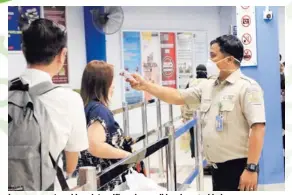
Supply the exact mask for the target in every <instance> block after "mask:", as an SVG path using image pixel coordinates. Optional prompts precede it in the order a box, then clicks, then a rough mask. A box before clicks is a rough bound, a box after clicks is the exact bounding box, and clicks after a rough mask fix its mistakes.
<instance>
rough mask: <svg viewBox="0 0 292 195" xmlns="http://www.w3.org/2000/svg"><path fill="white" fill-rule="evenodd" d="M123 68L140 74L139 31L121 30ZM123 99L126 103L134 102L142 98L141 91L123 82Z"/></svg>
mask: <svg viewBox="0 0 292 195" xmlns="http://www.w3.org/2000/svg"><path fill="white" fill-rule="evenodd" d="M123 57H124V69H125V70H126V71H128V72H130V73H135V72H137V73H139V74H141V42H140V33H139V32H123ZM125 99H126V102H127V103H128V104H136V103H139V102H141V101H142V100H143V93H142V92H141V91H136V90H134V89H132V88H131V86H130V85H129V83H127V82H126V84H125Z"/></svg>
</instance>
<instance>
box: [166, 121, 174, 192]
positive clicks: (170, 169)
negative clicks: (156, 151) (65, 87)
mask: <svg viewBox="0 0 292 195" xmlns="http://www.w3.org/2000/svg"><path fill="white" fill-rule="evenodd" d="M165 130H166V135H167V136H168V140H169V141H168V145H167V147H166V170H167V171H166V174H167V190H168V191H176V190H177V185H176V149H175V128H174V126H173V124H171V123H170V125H168V126H167V127H166V129H165Z"/></svg>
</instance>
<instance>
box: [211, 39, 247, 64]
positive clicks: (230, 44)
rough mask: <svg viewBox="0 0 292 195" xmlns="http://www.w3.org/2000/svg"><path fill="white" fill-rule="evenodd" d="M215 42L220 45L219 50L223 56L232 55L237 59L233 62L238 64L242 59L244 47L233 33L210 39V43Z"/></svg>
mask: <svg viewBox="0 0 292 195" xmlns="http://www.w3.org/2000/svg"><path fill="white" fill-rule="evenodd" d="M215 43H217V44H218V45H219V47H220V51H221V52H222V53H223V54H224V55H225V56H233V57H234V58H236V59H237V60H238V61H239V62H238V61H236V60H235V61H234V63H235V64H238V65H240V62H241V61H242V59H243V53H244V48H243V44H242V43H241V41H240V40H239V39H238V38H237V37H236V36H234V35H223V36H220V37H218V38H216V39H215V40H213V41H211V43H210V45H213V44H215Z"/></svg>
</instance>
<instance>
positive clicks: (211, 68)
mask: <svg viewBox="0 0 292 195" xmlns="http://www.w3.org/2000/svg"><path fill="white" fill-rule="evenodd" d="M206 68H207V72H208V74H209V75H219V72H220V70H219V68H218V66H217V64H215V63H214V62H213V61H212V60H210V59H208V61H207V63H206Z"/></svg>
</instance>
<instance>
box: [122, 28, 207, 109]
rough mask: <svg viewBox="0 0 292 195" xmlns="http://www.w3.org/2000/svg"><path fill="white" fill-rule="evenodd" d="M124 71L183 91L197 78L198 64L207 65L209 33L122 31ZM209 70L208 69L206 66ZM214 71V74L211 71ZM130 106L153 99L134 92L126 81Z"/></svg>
mask: <svg viewBox="0 0 292 195" xmlns="http://www.w3.org/2000/svg"><path fill="white" fill-rule="evenodd" d="M121 34H122V41H121V42H122V67H121V68H122V69H126V70H127V71H129V72H131V73H133V72H139V73H140V74H141V73H142V76H143V77H144V78H145V79H146V80H150V81H151V82H153V83H157V84H160V85H163V86H168V87H173V88H179V89H184V88H185V87H186V85H187V83H188V82H189V80H190V78H192V77H195V69H196V67H197V66H198V65H199V64H204V65H206V66H207V64H206V62H207V60H208V43H207V32H206V31H188V32H184V31H179V32H176V31H158V30H157V31H146V30H145V31H139V30H135V31H134V30H132V31H122V33H121ZM207 69H208V67H207ZM210 72H212V71H210ZM122 85H123V86H122V87H123V89H124V90H123V93H124V98H125V101H126V102H127V103H128V104H135V103H139V102H141V101H142V100H143V99H145V100H149V99H151V98H152V96H151V95H150V94H147V93H144V95H143V93H142V92H137V91H135V90H133V89H131V86H130V85H129V84H128V83H127V82H123V84H122Z"/></svg>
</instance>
